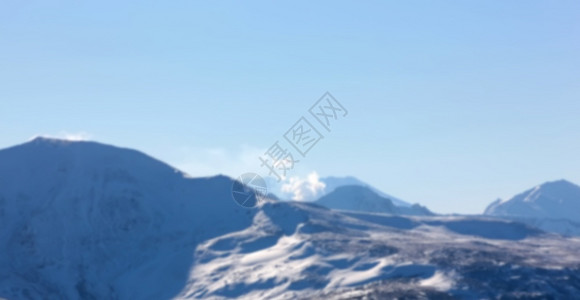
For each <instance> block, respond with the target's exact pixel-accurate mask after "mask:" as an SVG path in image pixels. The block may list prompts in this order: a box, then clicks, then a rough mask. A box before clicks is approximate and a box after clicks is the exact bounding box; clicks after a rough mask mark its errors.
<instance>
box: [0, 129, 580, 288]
mask: <svg viewBox="0 0 580 300" xmlns="http://www.w3.org/2000/svg"><path fill="white" fill-rule="evenodd" d="M232 184H233V181H232V180H231V179H229V178H227V177H224V176H216V177H210V178H189V177H188V176H187V175H186V174H183V173H182V172H180V171H178V170H175V169H174V168H172V167H171V166H168V165H166V164H164V163H162V162H160V161H157V160H155V159H153V158H151V157H149V156H147V155H145V154H143V153H140V152H138V151H134V150H129V149H123V148H117V147H112V146H107V145H102V144H98V143H92V142H68V141H61V140H53V139H43V138H39V139H35V140H33V141H31V142H29V143H26V144H23V145H19V146H16V147H12V148H8V149H4V150H0V253H2V255H0V298H7V299H171V298H176V299H200V298H209V299H228V298H239V299H319V298H325V299H353V298H354V299H359V298H368V299H388V298H396V297H398V298H422V297H423V298H445V297H447V298H449V297H459V298H477V299H480V298H498V297H499V296H500V295H501V296H505V297H508V298H509V297H512V298H513V297H524V298H525V297H532V296H533V297H540V298H542V297H544V298H545V297H548V296H550V297H554V298H574V297H576V296H577V295H578V294H579V293H580V284H578V283H579V282H580V275H579V274H580V257H578V255H577V249H579V248H580V240H579V239H573V238H563V237H561V236H557V235H550V234H545V233H543V232H541V231H539V230H537V229H534V228H532V227H530V226H527V225H524V224H521V223H517V222H512V221H505V220H494V219H486V218H473V217H409V216H395V215H386V214H378V213H362V212H339V211H333V210H329V209H326V208H323V207H320V206H317V205H313V204H307V203H300V202H285V201H276V200H269V199H266V200H264V201H261V202H260V203H259V204H258V206H257V207H255V208H253V209H246V208H242V207H240V206H238V205H237V204H236V203H235V202H234V201H233V199H232V196H231V187H232Z"/></svg>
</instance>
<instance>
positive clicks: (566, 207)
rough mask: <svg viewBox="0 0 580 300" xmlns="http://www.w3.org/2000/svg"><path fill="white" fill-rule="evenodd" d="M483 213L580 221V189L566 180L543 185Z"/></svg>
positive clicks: (489, 207) (493, 205)
mask: <svg viewBox="0 0 580 300" xmlns="http://www.w3.org/2000/svg"><path fill="white" fill-rule="evenodd" d="M485 214H486V215H492V216H515V217H530V218H549V219H568V220H572V221H576V222H580V186H577V185H575V184H573V183H571V182H569V181H566V180H559V181H553V182H547V183H544V184H542V185H539V186H536V187H534V188H532V189H530V190H527V191H525V192H524V193H521V194H519V195H516V196H514V197H513V198H512V199H510V200H508V201H496V202H494V203H492V204H491V205H490V206H488V207H487V209H486V210H485Z"/></svg>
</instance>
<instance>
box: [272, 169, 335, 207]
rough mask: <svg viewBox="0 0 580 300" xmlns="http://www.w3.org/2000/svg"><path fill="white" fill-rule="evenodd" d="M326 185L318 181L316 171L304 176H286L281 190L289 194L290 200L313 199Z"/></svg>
mask: <svg viewBox="0 0 580 300" xmlns="http://www.w3.org/2000/svg"><path fill="white" fill-rule="evenodd" d="M325 187H326V185H325V184H324V182H321V181H320V176H318V173H316V172H311V173H310V174H308V175H307V176H306V177H299V176H294V177H290V178H287V179H286V180H285V182H284V183H283V184H282V192H283V193H286V194H290V195H291V197H292V200H296V201H313V200H315V199H316V198H318V196H319V195H321V194H323V193H324V188H325Z"/></svg>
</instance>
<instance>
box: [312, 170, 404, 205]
mask: <svg viewBox="0 0 580 300" xmlns="http://www.w3.org/2000/svg"><path fill="white" fill-rule="evenodd" d="M320 181H322V182H323V183H324V185H325V189H324V192H325V194H329V193H332V192H333V191H334V190H336V189H337V188H338V187H341V186H349V185H350V186H352V185H358V186H363V187H367V188H368V189H370V190H371V191H373V192H374V193H376V194H378V195H379V196H381V197H383V198H387V199H389V200H391V202H393V204H394V205H396V206H403V207H411V206H412V205H411V203H409V202H406V201H403V200H401V199H399V198H397V197H394V196H391V195H389V194H386V193H384V192H382V191H380V190H378V189H376V188H375V187H373V186H371V185H369V184H367V183H365V182H363V181H361V180H359V179H358V178H356V177H352V176H347V177H334V176H329V177H323V178H321V179H320Z"/></svg>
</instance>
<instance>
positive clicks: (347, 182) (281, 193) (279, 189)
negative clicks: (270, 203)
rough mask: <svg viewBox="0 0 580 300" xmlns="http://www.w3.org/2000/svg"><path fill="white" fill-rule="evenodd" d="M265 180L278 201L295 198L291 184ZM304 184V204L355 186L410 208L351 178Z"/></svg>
mask: <svg viewBox="0 0 580 300" xmlns="http://www.w3.org/2000/svg"><path fill="white" fill-rule="evenodd" d="M265 180H266V182H267V184H268V189H269V190H270V192H272V193H273V194H275V195H276V196H277V197H279V198H280V199H287V200H292V199H293V197H294V196H295V195H294V193H293V191H292V188H288V187H289V186H291V184H288V183H286V182H278V181H277V180H276V179H275V178H273V177H266V178H265ZM304 184H306V185H307V186H306V187H305V188H307V189H309V190H310V191H309V193H308V195H307V197H306V198H304V199H300V200H301V201H306V202H310V201H315V200H317V199H320V198H322V197H324V196H325V195H327V194H330V193H332V192H333V191H334V190H336V189H337V188H339V187H342V186H352V185H356V186H362V187H367V188H369V189H370V190H372V191H373V192H375V193H376V194H379V195H380V196H381V197H383V198H387V199H390V200H391V202H393V204H395V205H396V206H402V207H411V206H412V205H411V204H410V203H408V202H406V201H403V200H401V199H399V198H397V197H394V196H391V195H389V194H386V193H384V192H382V191H380V190H378V189H376V188H374V187H372V186H371V185H369V184H367V183H365V182H363V181H361V180H359V179H357V178H356V177H353V176H346V177H334V176H329V177H322V178H318V177H316V180H315V182H311V181H308V180H306V181H305V182H304ZM315 187H316V188H315ZM313 190H314V191H313Z"/></svg>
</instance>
